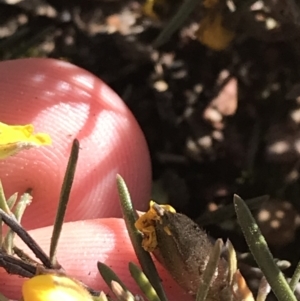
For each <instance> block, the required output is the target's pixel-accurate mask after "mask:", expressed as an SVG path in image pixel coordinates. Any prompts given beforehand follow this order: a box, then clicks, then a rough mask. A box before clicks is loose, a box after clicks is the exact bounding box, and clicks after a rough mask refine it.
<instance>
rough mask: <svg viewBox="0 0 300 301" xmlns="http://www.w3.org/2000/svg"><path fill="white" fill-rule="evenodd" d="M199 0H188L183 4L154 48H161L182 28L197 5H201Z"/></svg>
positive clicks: (160, 35) (156, 41)
mask: <svg viewBox="0 0 300 301" xmlns="http://www.w3.org/2000/svg"><path fill="white" fill-rule="evenodd" d="M199 3H200V1H199V0H186V1H184V2H183V4H182V5H181V7H180V8H179V9H178V11H177V12H176V14H175V16H174V17H173V18H172V19H171V21H170V22H169V23H168V24H167V26H166V27H165V28H164V29H163V30H162V32H161V33H160V34H159V36H158V37H157V38H156V40H155V41H154V43H153V46H154V47H159V46H161V45H163V44H164V43H166V42H167V41H168V40H169V39H170V37H171V36H172V34H173V33H174V32H175V31H176V30H177V29H178V28H180V27H181V26H182V25H183V23H184V22H185V21H186V19H187V18H188V16H189V15H190V14H191V13H192V11H193V10H194V9H195V7H196V5H197V4H198V5H199Z"/></svg>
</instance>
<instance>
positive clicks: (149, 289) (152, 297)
mask: <svg viewBox="0 0 300 301" xmlns="http://www.w3.org/2000/svg"><path fill="white" fill-rule="evenodd" d="M129 271H130V274H131V276H132V277H133V279H134V280H135V282H136V283H137V284H138V286H139V288H140V289H141V290H142V292H143V293H144V294H145V295H146V297H147V298H148V299H149V301H160V299H159V297H158V296H157V293H156V291H155V289H154V288H153V286H152V285H151V283H150V282H149V280H148V278H147V276H146V275H145V274H144V273H143V271H142V270H141V269H140V268H139V267H138V266H136V265H135V264H134V263H132V262H130V263H129Z"/></svg>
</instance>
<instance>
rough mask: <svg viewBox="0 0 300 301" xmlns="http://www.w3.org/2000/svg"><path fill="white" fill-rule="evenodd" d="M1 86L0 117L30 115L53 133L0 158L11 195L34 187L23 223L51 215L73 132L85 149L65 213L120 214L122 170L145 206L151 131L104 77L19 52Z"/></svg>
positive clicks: (43, 221) (0, 77) (76, 216)
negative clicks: (43, 142)
mask: <svg viewBox="0 0 300 301" xmlns="http://www.w3.org/2000/svg"><path fill="white" fill-rule="evenodd" d="M0 91H1V93H0V121H1V122H4V123H7V124H27V123H32V124H34V126H35V128H36V131H39V132H46V133H49V134H50V135H51V137H52V139H53V145H52V146H51V147H43V148H40V149H30V150H27V151H24V152H20V153H19V154H17V155H15V156H13V157H10V158H8V159H6V160H1V161H0V179H1V181H2V184H3V187H4V189H5V193H6V195H7V197H8V196H10V195H12V194H13V193H15V192H18V193H23V192H24V191H25V190H27V189H28V188H32V195H33V202H32V204H31V205H30V206H29V208H28V209H27V210H26V212H25V215H24V218H23V221H22V224H23V226H24V227H25V228H27V229H32V228H39V227H42V226H47V225H50V224H51V223H53V221H54V216H55V212H56V208H57V204H58V198H59V193H60V189H61V185H62V181H63V177H64V173H65V170H66V165H67V160H68V157H69V153H70V149H71V144H72V141H73V139H74V138H77V139H78V140H79V142H80V153H79V161H78V165H77V170H76V174H75V180H74V185H73V188H72V192H71V196H70V202H69V205H68V210H67V213H66V217H65V218H66V221H74V220H83V219H91V218H99V217H108V216H120V209H119V204H118V195H117V189H116V184H115V182H116V180H115V177H116V174H117V173H119V174H121V175H122V177H123V178H124V179H125V181H126V183H127V185H128V187H129V190H130V192H131V195H132V200H133V203H134V204H135V207H136V208H138V209H140V210H144V209H146V206H147V203H148V199H149V194H150V184H151V171H150V160H149V154H148V150H147V145H146V142H145V138H144V136H143V134H142V132H141V130H140V128H139V126H138V124H137V122H136V120H135V119H134V117H133V116H132V114H131V112H130V111H129V110H128V108H127V107H126V105H125V104H124V103H123V101H122V100H121V99H120V98H119V97H118V96H117V95H116V94H115V93H114V92H113V91H112V90H111V89H110V88H109V87H108V86H107V85H106V84H105V83H103V82H102V81H101V80H100V79H98V78H97V77H95V76H94V75H92V74H91V73H89V72H87V71H85V70H83V69H81V68H78V67H76V66H74V65H72V64H69V63H66V62H63V61H58V60H53V59H20V60H14V61H4V62H1V63H0Z"/></svg>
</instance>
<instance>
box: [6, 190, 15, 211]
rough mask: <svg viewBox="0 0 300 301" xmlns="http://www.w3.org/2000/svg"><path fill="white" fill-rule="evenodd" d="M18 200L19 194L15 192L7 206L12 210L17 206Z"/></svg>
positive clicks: (7, 201)
mask: <svg viewBox="0 0 300 301" xmlns="http://www.w3.org/2000/svg"><path fill="white" fill-rule="evenodd" d="M17 199H18V193H17V192H15V193H14V194H13V195H11V196H10V197H9V198H8V200H6V203H7V206H8V208H9V209H10V210H12V208H13V206H14V205H15V203H16V201H17Z"/></svg>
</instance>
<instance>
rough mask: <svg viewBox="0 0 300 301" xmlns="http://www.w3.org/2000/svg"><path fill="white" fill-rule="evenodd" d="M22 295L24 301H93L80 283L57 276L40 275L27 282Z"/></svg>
mask: <svg viewBox="0 0 300 301" xmlns="http://www.w3.org/2000/svg"><path fill="white" fill-rule="evenodd" d="M22 294H23V299H24V301H58V300H61V301H62V300H63V301H93V299H92V297H91V295H90V294H89V293H88V291H87V290H86V289H85V288H84V287H83V286H82V285H81V284H80V283H78V282H77V281H75V280H73V279H71V278H69V277H66V276H60V275H56V274H45V275H38V276H35V277H33V278H31V279H29V280H27V281H25V282H24V284H23V287H22Z"/></svg>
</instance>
